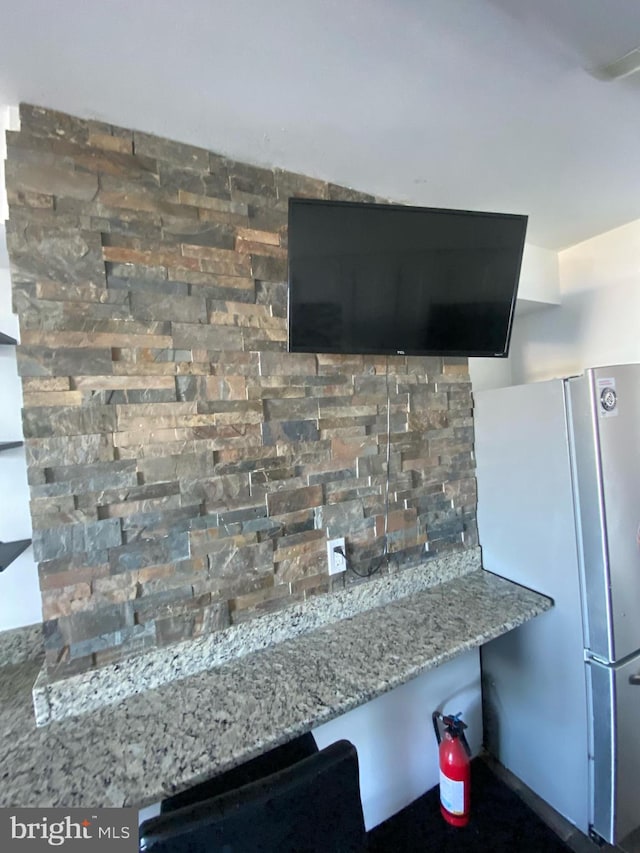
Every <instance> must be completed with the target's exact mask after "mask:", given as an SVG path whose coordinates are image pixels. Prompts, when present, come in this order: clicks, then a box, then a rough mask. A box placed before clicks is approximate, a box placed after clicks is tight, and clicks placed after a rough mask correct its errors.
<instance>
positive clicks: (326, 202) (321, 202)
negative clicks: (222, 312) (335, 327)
mask: <svg viewBox="0 0 640 853" xmlns="http://www.w3.org/2000/svg"><path fill="white" fill-rule="evenodd" d="M302 205H307V206H308V205H312V206H314V207H316V206H322V207H351V208H354V207H360V208H366V209H376V208H378V209H383V210H402V211H407V210H415V211H419V212H421V213H443V214H447V215H449V216H450V215H455V216H464V217H465V218H469V217H472V218H473V217H482V218H483V219H487V218H489V219H516V220H519V221H520V222H522V223H524V228H523V231H522V242H521V245H520V246H519V247H518V248H519V259H518V264H517V269H516V274H515V281H514V286H513V291H512V296H511V304H510V306H509V320H508V324H507V334H506V339H505V346H504V349H503V350H502V351H501V352H489V351H483V350H473V351H472V350H465V349H459V350H441V349H440V350H435V349H429V350H427V349H419V350H415V349H407V350H397V349H391V348H389V349H386V348H375V349H371V350H362V349H359V350H353V351H351V350H350V349H343V348H336V349H322V350H318V349H316V348H314V347H311V346H295V347H294V346H292V341H291V289H292V283H291V263H290V250H291V242H290V228H291V216H292V208H293V207H295V206H302ZM528 219H529V217H528V216H527V215H526V214H521V213H497V212H494V211H480V210H460V209H457V208H446V207H422V206H418V205H408V204H394V203H389V204H386V203H381V202H366V201H342V200H335V201H334V200H332V199H321V198H305V197H298V196H292V197H290V198H289V207H288V218H287V237H288V239H287V246H288V250H287V352H291V353H323V354H325V353H326V354H328V355H386V356H389V355H396V356H419V357H420V356H440V357H444V358H446V357H451V358H508V356H509V347H510V345H511V335H512V332H513V319H514V315H515V307H516V300H517V295H518V287H519V283H520V273H521V270H522V256H523V252H524V247H525V242H526V233H527V223H528Z"/></svg>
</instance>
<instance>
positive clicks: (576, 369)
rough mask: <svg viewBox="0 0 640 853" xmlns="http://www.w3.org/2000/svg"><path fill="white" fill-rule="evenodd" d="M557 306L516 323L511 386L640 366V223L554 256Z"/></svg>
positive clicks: (638, 221) (615, 230) (522, 318)
mask: <svg viewBox="0 0 640 853" xmlns="http://www.w3.org/2000/svg"><path fill="white" fill-rule="evenodd" d="M558 259H559V271H560V292H561V303H562V304H561V306H560V307H559V308H552V309H547V310H544V311H540V312H538V313H534V314H530V315H526V316H524V317H520V318H518V320H517V322H516V325H515V327H514V339H513V342H512V349H511V357H510V359H509V360H510V361H511V373H512V381H513V384H520V383H523V382H534V381H538V380H542V379H549V378H552V377H554V376H566V375H571V374H574V373H580V372H581V371H583V370H584V369H585V368H587V367H597V366H600V365H608V364H622V363H626V362H638V361H640V220H635V221H634V222H631V223H629V224H627V225H624V226H622V227H621V228H616V229H614V230H613V231H608V232H606V233H605V234H600V235H598V236H597V237H594V238H592V239H591V240H586V241H585V242H583V243H578V244H577V245H576V246H572V247H571V248H569V249H565V250H564V251H562V252H560V253H559V255H558Z"/></svg>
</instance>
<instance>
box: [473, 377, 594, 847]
mask: <svg viewBox="0 0 640 853" xmlns="http://www.w3.org/2000/svg"><path fill="white" fill-rule="evenodd" d="M474 398H475V404H476V411H475V436H476V458H477V477H478V529H479V535H480V544H481V546H482V552H483V565H484V567H485V568H486V569H488V570H489V571H492V572H495V573H496V574H499V575H502V576H504V577H507V578H509V579H510V580H514V581H516V582H517V583H520V584H523V585H524V586H527V587H531V588H532V589H535V590H537V591H539V592H542V593H544V594H545V595H549V596H551V597H552V598H553V599H554V602H555V606H554V608H553V609H552V610H550V611H549V612H547V613H545V614H543V615H542V616H540V617H538V618H537V619H535V620H533V621H532V622H529V623H527V624H526V625H523V626H521V627H520V628H517V629H516V630H515V631H511V632H510V633H509V634H506V635H504V636H503V637H501V638H498V639H497V640H494V641H493V642H491V643H489V644H487V645H486V646H484V647H483V650H482V668H483V702H484V706H485V707H484V711H485V728H486V732H485V742H486V743H487V745H488V747H489V748H490V750H491V751H492V752H493V753H494V754H495V755H496V757H497V758H498V759H499V760H500V761H501V762H502V763H503V764H504V765H505V766H506V767H507V768H508V769H509V770H511V771H512V772H513V773H515V774H516V776H518V777H519V778H520V779H522V781H523V782H525V784H526V785H528V786H529V787H530V788H532V789H533V790H534V791H535V792H536V793H537V794H538V795H539V796H540V797H542V798H543V799H544V800H546V801H547V802H548V803H549V804H550V805H552V806H553V808H555V809H556V810H557V811H558V812H560V813H561V814H562V815H564V816H565V817H566V818H567V819H568V820H570V821H571V822H572V823H574V824H575V825H576V826H578V827H579V828H580V829H581V830H582V831H584V832H586V831H587V830H588V782H587V769H588V758H587V752H588V750H587V710H586V684H585V673H584V662H583V635H582V616H581V596H580V583H579V573H578V564H577V552H576V538H575V525H574V517H573V503H572V489H571V476H570V463H569V451H568V443H567V438H566V424H565V407H564V389H563V383H562V382H560V381H551V382H545V383H539V384H535V385H527V386H516V387H512V388H503V389H498V390H495V391H487V392H482V393H479V394H477V395H474Z"/></svg>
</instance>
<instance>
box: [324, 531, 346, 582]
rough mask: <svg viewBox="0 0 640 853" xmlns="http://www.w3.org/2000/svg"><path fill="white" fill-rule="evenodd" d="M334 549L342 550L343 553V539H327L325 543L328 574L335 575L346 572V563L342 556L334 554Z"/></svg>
mask: <svg viewBox="0 0 640 853" xmlns="http://www.w3.org/2000/svg"><path fill="white" fill-rule="evenodd" d="M334 548H342V550H343V552H344V553H345V554H346V553H347V552H346V551H345V544H344V537H343V538H342V539H329V541H328V542H327V563H328V565H329V574H330V575H337V574H340V572H346V571H347V561H346V559H345V558H344V557H343V556H342V554H336V552H335V551H334V550H333V549H334Z"/></svg>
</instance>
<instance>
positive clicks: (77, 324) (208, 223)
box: [6, 105, 477, 677]
mask: <svg viewBox="0 0 640 853" xmlns="http://www.w3.org/2000/svg"><path fill="white" fill-rule="evenodd" d="M7 147H8V158H7V164H6V180H7V190H8V196H9V205H10V218H9V223H8V243H9V254H10V260H11V270H12V279H13V287H14V306H15V310H16V312H17V313H18V314H19V317H20V328H21V338H22V342H21V346H20V347H19V349H18V365H19V372H20V375H21V377H22V383H23V391H24V434H25V439H26V452H27V461H28V467H29V480H30V486H31V512H32V518H33V528H34V533H33V539H34V550H35V556H36V559H37V560H38V561H39V573H40V586H41V590H42V599H43V608H44V620H45V621H44V632H45V644H46V655H47V662H48V666H49V670H50V673H51V674H52V676H53V677H62V676H65V675H68V674H71V673H73V672H78V671H83V670H86V669H88V668H91V667H94V666H100V665H103V664H105V663H109V662H112V661H114V660H117V659H119V658H120V657H122V656H126V655H132V654H137V653H140V652H142V651H144V650H145V649H148V648H151V647H155V646H161V645H166V644H169V643H174V642H177V641H180V640H185V639H187V638H191V637H196V636H199V635H202V634H204V633H209V632H213V631H220V630H222V629H224V628H225V627H227V626H228V625H230V624H232V623H237V622H240V621H242V620H247V619H251V618H255V617H257V616H259V615H260V614H261V613H263V612H265V611H271V610H274V609H277V608H281V607H286V606H287V605H288V604H291V603H292V602H296V601H300V600H302V599H304V598H306V597H309V596H312V595H316V594H319V593H326V592H330V590H331V584H332V581H330V579H329V577H328V575H327V572H326V539H327V536H330V537H334V536H345V537H346V538H347V543H348V551H349V553H350V555H351V557H352V559H353V560H354V561H355V562H356V564H357V566H358V568H359V570H360V572H363V573H366V570H367V568H368V566H369V565H370V561H371V558H374V557H376V556H377V555H379V554H380V553H381V552H382V548H383V538H382V537H383V533H384V492H385V459H386V442H387V435H386V433H387V420H386V395H387V375H386V371H387V361H386V359H385V358H383V357H368V356H365V357H363V356H335V355H323V354H317V355H306V354H305V355H299V354H289V353H287V351H286V348H287V346H286V338H287V321H286V302H287V300H286V295H287V283H286V280H287V203H288V198H289V197H290V196H292V195H304V196H311V197H317V198H336V199H347V200H349V199H359V200H368V199H370V198H371V197H370V196H367V195H364V194H362V193H356V192H354V191H352V190H348V189H345V188H342V187H338V186H334V185H332V184H328V183H325V182H323V181H319V180H315V179H312V178H308V177H305V176H302V175H297V174H292V173H290V172H286V171H282V170H280V169H267V168H258V167H256V166H251V165H247V164H245V163H239V162H236V161H234V160H232V159H229V158H227V157H223V156H221V155H219V154H214V153H212V152H209V151H206V150H204V149H201V148H195V147H192V146H189V145H183V144H179V143H176V142H172V141H169V140H165V139H160V138H158V137H155V136H151V135H149V134H146V133H139V132H137V131H130V130H124V129H122V128H119V127H113V126H111V125H106V124H101V123H97V122H93V121H83V120H80V119H77V118H74V117H71V116H67V115H63V114H61V113H56V112H52V111H50V110H45V109H40V108H36V107H31V106H24V105H23V106H22V107H21V130H20V131H19V132H16V133H8V134H7ZM388 371H389V376H388V382H389V386H390V392H391V458H390V483H391V487H390V514H389V528H388V529H389V546H390V550H391V551H392V552H393V557H394V560H393V563H392V565H391V566H390V568H389V569H387V568H386V567H383V569H382V571H383V572H384V571H397V570H400V569H402V568H403V567H406V566H413V565H416V564H417V563H418V562H419V561H420V560H423V559H425V557H428V555H434V554H440V555H442V553H443V552H445V551H448V550H451V549H454V550H457V549H463V548H467V547H472V546H474V545H476V544H477V532H476V521H475V503H476V494H475V479H474V462H473V445H472V442H473V427H472V419H471V394H470V383H469V377H468V371H467V364H466V361H465V360H461V359H457V360H456V359H452V360H447V359H445V360H443V359H440V358H404V357H392V358H389V360H388ZM425 544H428V554H427V555H425ZM357 580H358V579H357V578H356V577H355V575H352V574H351V573H348V574H347V575H346V577H342V578H340V579H339V580H338V581H333V583H337V584H338V585H343V584H345V583H350V582H356V581H357Z"/></svg>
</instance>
